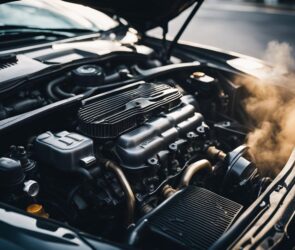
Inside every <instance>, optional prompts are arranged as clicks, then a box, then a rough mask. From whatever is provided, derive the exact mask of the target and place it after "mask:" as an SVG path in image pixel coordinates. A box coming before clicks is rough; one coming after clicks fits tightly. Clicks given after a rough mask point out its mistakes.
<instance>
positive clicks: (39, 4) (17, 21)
mask: <svg viewBox="0 0 295 250" xmlns="http://www.w3.org/2000/svg"><path fill="white" fill-rule="evenodd" d="M7 25H18V26H20V25H21V26H28V27H34V28H42V29H92V30H96V31H97V30H100V31H105V30H109V29H112V28H115V27H116V26H117V25H118V23H117V22H116V21H115V20H114V19H112V18H110V17H109V16H107V15H106V14H104V13H102V12H100V11H97V10H94V9H91V8H88V7H85V6H82V5H79V4H72V3H67V2H63V1H60V0H50V1H48V0H22V1H15V2H11V3H5V4H1V5H0V26H7Z"/></svg>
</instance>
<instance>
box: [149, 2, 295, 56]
mask: <svg viewBox="0 0 295 250" xmlns="http://www.w3.org/2000/svg"><path fill="white" fill-rule="evenodd" d="M221 2H222V3H221ZM187 15H188V11H185V12H184V13H182V14H181V15H180V16H179V17H177V18H176V19H175V20H173V21H171V22H170V24H169V30H170V31H169V33H168V35H169V36H174V35H175V34H176V32H177V30H178V29H179V27H180V25H181V24H182V23H183V21H184V20H185V18H186V17H187ZM151 34H157V35H159V34H161V32H160V30H159V29H155V30H153V31H151ZM181 39H182V40H186V41H192V42H196V43H201V44H206V45H210V46H215V47H218V48H221V49H224V50H229V51H235V52H239V53H243V54H246V55H251V56H254V57H258V58H263V56H264V51H265V49H266V47H267V44H268V43H269V42H270V41H274V40H275V41H279V42H287V43H288V44H290V45H291V46H292V47H293V48H294V49H293V56H294V58H295V11H294V10H293V11H291V10H283V9H274V8H264V7H257V6H253V5H245V4H239V3H237V4H233V3H229V2H228V3H227V2H226V1H219V2H218V1H217V0H207V1H206V2H205V3H204V4H203V6H202V7H201V9H200V10H199V12H198V13H197V14H196V16H195V17H194V19H193V20H192V22H191V23H190V25H189V26H188V27H187V30H186V31H185V32H184V34H183V36H182V37H181Z"/></svg>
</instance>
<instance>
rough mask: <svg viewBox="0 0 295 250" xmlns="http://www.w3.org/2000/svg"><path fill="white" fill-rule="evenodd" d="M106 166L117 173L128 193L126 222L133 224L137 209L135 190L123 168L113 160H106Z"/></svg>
mask: <svg viewBox="0 0 295 250" xmlns="http://www.w3.org/2000/svg"><path fill="white" fill-rule="evenodd" d="M105 167H106V168H107V169H111V170H112V171H113V172H114V173H115V175H116V176H117V178H118V180H119V182H120V184H121V185H122V188H123V191H124V193H125V195H126V201H127V216H126V224H127V226H129V225H130V224H132V222H133V219H134V210H135V196H134V194H133V191H132V189H131V187H130V184H129V182H128V180H127V178H126V177H125V175H124V173H123V171H122V170H121V168H120V167H119V166H118V165H116V164H115V163H113V162H112V161H106V162H105Z"/></svg>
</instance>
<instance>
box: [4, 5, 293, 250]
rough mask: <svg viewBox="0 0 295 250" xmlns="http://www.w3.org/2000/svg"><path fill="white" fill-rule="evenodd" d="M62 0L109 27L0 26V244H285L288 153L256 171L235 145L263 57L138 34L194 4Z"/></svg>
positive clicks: (288, 235)
mask: <svg viewBox="0 0 295 250" xmlns="http://www.w3.org/2000/svg"><path fill="white" fill-rule="evenodd" d="M5 2H10V1H5ZM69 2H75V3H79V4H83V5H87V6H90V7H92V8H94V9H97V10H99V11H102V12H104V13H106V14H108V15H110V16H112V15H116V19H115V20H113V21H112V22H114V25H113V26H112V27H111V28H108V29H106V30H102V29H99V28H98V27H95V25H94V24H93V22H94V19H93V20H92V21H91V20H88V21H89V22H90V23H92V24H93V26H94V28H93V27H90V26H89V27H90V28H89V27H88V28H87V29H85V27H78V26H77V25H76V24H73V23H72V22H74V19H73V20H72V21H71V23H70V24H69V23H68V25H70V26H69V27H66V28H61V27H57V28H54V29H53V28H50V27H45V28H43V29H42V27H41V28H40V27H38V25H37V26H35V27H34V26H33V27H25V26H21V25H16V24H13V25H5V26H3V27H2V30H1V32H2V33H1V35H2V38H3V39H2V41H0V46H1V47H0V98H1V103H0V138H1V139H0V149H1V151H0V152H1V158H0V185H1V195H0V199H1V200H0V201H1V205H0V213H1V219H0V228H1V236H0V248H1V249H41V248H43V249H207V248H210V249H272V248H274V249H275V248H280V249H288V248H291V247H292V246H294V245H293V244H294V239H295V238H294V220H293V216H294V208H295V186H294V184H295V172H294V171H295V170H294V164H295V151H293V152H292V153H291V152H290V157H289V160H288V161H287V162H285V164H282V166H277V167H278V168H279V169H280V171H278V172H276V173H274V172H272V171H266V172H263V171H260V169H259V167H256V166H255V162H256V160H255V158H254V157H253V156H252V155H251V150H250V153H249V152H248V146H246V145H244V143H245V141H246V140H247V135H248V133H250V132H251V131H252V130H253V129H255V124H253V121H252V120H251V119H252V118H251V117H249V114H247V112H245V110H244V108H243V104H244V101H245V100H247V98H248V97H249V95H251V93H249V91H247V87H245V85H244V84H239V83H240V81H243V82H246V83H247V82H248V81H249V79H250V81H254V82H256V81H257V79H264V78H266V77H267V76H268V75H269V74H271V73H272V71H273V68H272V66H270V65H268V64H266V63H265V62H262V61H260V60H257V59H254V58H251V57H247V56H243V55H240V54H236V53H229V52H224V51H221V50H217V49H212V48H209V47H206V46H196V45H194V44H190V43H186V42H179V41H178V40H177V39H176V40H174V41H169V40H166V39H158V38H153V37H149V36H147V35H146V34H145V32H146V31H147V30H149V29H151V28H154V27H157V26H161V27H162V28H163V30H164V33H165V31H166V30H167V25H168V22H169V21H170V20H171V19H172V18H174V17H176V16H177V15H178V14H180V13H181V12H182V11H183V10H185V9H187V8H189V7H190V6H193V5H194V4H195V7H194V8H193V11H195V12H196V11H197V10H198V8H199V7H200V5H201V4H202V2H203V1H197V2H196V1H194V0H186V1H184V0H179V1H173V2H171V1H168V0H167V1H166V0H161V1H144V2H142V1H135V0H129V1H121V2H120V1H109V0H108V1H95V0H83V1H82V0H81V1H79V0H77V1H69ZM6 4H7V3H6ZM12 4H13V2H12ZM78 8H79V6H78ZM85 12H86V10H85ZM85 16H86V15H85V13H84V17H83V18H86V17H85ZM191 17H192V15H191V16H190V17H189V18H191ZM55 18H57V17H55ZM122 18H124V19H126V20H127V21H128V23H127V22H126V21H125V20H124V19H122ZM69 22H70V21H69ZM75 25H76V26H77V27H76V28H72V26H75ZM184 25H186V24H184ZM93 29H94V30H93ZM179 35H181V33H179ZM178 38H179V37H178ZM269 88H277V87H276V86H272V87H269ZM280 88H281V87H280ZM291 95H293V94H291ZM291 98H292V97H291ZM254 123H255V122H254ZM270 136H271V135H270ZM274 154H276V152H274ZM257 162H259V161H257Z"/></svg>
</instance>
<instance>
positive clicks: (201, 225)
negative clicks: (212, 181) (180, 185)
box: [149, 186, 242, 249]
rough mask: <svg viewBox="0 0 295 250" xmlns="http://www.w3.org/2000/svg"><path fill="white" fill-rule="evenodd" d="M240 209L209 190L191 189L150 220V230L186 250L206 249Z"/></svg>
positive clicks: (166, 205) (171, 201) (170, 202)
mask: <svg viewBox="0 0 295 250" xmlns="http://www.w3.org/2000/svg"><path fill="white" fill-rule="evenodd" d="M241 209H242V206H241V205H240V204H238V203H235V202H233V201H231V200H228V199H226V198H224V197H222V196H219V195H217V194H215V193H213V192H211V191H209V190H206V189H203V188H199V187H194V186H190V187H188V188H187V189H186V190H185V191H184V192H182V193H179V194H178V195H176V196H175V197H174V198H173V199H171V200H170V201H169V202H168V203H167V204H165V206H163V207H162V208H161V209H159V210H158V211H157V212H156V213H154V214H153V215H152V216H151V217H150V218H149V225H150V229H151V230H152V231H153V232H155V233H156V234H160V235H162V236H164V237H165V238H170V239H171V238H173V239H174V240H175V241H177V242H181V244H182V245H185V246H186V247H187V248H189V249H208V248H209V247H210V246H211V245H212V244H213V243H214V242H215V241H216V240H217V239H218V238H219V237H220V236H221V235H222V234H223V233H224V232H225V231H226V230H227V228H228V227H229V225H230V224H231V223H232V221H233V220H234V219H235V217H236V216H237V214H238V213H239V212H240V210H241Z"/></svg>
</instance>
